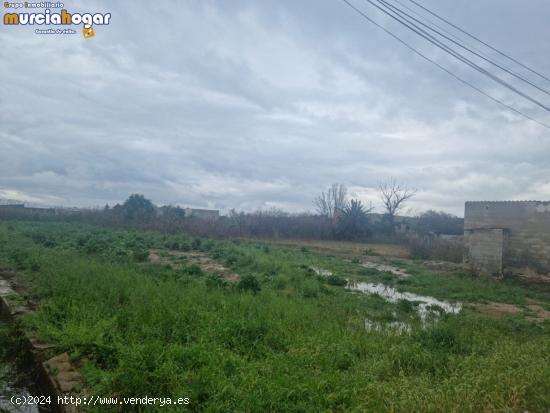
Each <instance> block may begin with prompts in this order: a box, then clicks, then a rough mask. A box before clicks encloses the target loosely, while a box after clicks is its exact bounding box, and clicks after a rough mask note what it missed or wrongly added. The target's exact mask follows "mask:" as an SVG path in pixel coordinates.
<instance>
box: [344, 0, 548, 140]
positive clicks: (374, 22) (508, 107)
mask: <svg viewBox="0 0 550 413" xmlns="http://www.w3.org/2000/svg"><path fill="white" fill-rule="evenodd" d="M342 1H343V2H344V3H346V4H347V5H348V6H349V7H351V8H352V9H353V10H355V12H356V13H358V14H359V15H360V16H362V17H363V18H364V19H366V20H368V21H369V22H370V23H372V24H374V25H375V26H376V27H378V28H379V29H381V30H383V31H384V32H386V33H387V34H388V35H390V36H391V37H393V38H394V39H395V40H397V41H398V42H399V43H401V44H402V45H403V46H405V47H406V48H407V49H409V50H411V51H412V52H414V53H415V54H417V55H418V56H420V57H422V58H423V59H424V60H427V61H428V62H430V63H431V64H433V65H435V66H437V67H438V68H439V69H441V70H443V71H444V72H445V73H447V74H448V75H450V76H452V77H454V78H455V79H456V80H458V81H459V82H461V83H463V84H465V85H467V86H468V87H470V88H472V89H474V90H475V91H477V92H478V93H480V94H482V95H483V96H485V97H487V98H489V99H491V100H492V101H493V102H496V103H498V104H499V105H501V106H504V107H505V108H507V109H508V110H510V111H512V112H514V113H516V114H518V115H520V116H522V117H524V118H526V119H529V120H530V121H532V122H535V123H537V124H539V125H541V126H543V127H545V128H546V129H550V125H547V124H546V123H544V122H541V121H539V120H537V119H535V118H533V117H531V116H529V115H527V114H525V113H523V112H521V111H519V110H518V109H516V108H514V107H512V106H510V105H508V104H506V103H504V102H503V101H501V100H500V99H498V98H495V97H493V96H491V95H489V94H488V93H486V92H484V91H483V90H481V89H480V88H478V87H477V86H475V85H473V84H472V83H470V82H468V81H467V80H465V79H463V78H461V77H460V76H458V75H456V74H454V73H453V72H451V71H450V70H449V69H447V68H446V67H444V66H442V65H440V64H439V63H437V62H436V61H435V60H433V59H430V58H429V57H428V56H426V55H425V54H423V53H422V52H420V51H419V50H417V49H415V48H414V47H413V46H412V45H410V44H409V43H407V42H406V41H405V40H403V39H401V38H400V37H399V36H397V35H395V34H394V33H392V32H391V31H390V30H388V29H386V28H385V27H384V26H382V25H381V24H379V23H377V22H376V21H375V20H373V19H371V18H370V17H369V16H367V15H366V14H365V13H364V12H363V11H362V10H360V9H358V8H357V7H355V6H354V5H353V4H352V3H350V2H349V1H348V0H342Z"/></svg>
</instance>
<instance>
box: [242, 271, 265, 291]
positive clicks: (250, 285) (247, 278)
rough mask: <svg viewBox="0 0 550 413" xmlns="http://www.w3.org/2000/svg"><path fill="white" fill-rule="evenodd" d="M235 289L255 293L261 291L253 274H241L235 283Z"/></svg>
mask: <svg viewBox="0 0 550 413" xmlns="http://www.w3.org/2000/svg"><path fill="white" fill-rule="evenodd" d="M237 289H238V290H239V291H250V292H253V293H254V294H256V293H258V292H259V291H261V289H262V287H261V285H260V282H259V281H258V279H257V278H256V277H254V276H253V275H243V276H242V277H241V279H240V280H239V282H238V283H237Z"/></svg>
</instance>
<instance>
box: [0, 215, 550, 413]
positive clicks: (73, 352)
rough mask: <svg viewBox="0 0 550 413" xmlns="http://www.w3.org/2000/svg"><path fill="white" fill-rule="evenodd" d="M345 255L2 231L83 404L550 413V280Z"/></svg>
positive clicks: (256, 245)
mask: <svg viewBox="0 0 550 413" xmlns="http://www.w3.org/2000/svg"><path fill="white" fill-rule="evenodd" d="M334 244H336V243H334ZM335 248H336V249H337V248H338V247H337V246H331V248H328V250H322V249H319V248H318V245H307V244H301V245H298V246H296V245H286V244H275V243H264V242H259V241H246V240H242V239H239V240H212V239H204V238H202V239H201V238H195V237H188V236H186V235H168V234H161V233H158V232H152V231H134V230H122V229H106V228H101V227H94V226H87V225H80V224H62V223H33V222H16V221H10V222H1V223H0V267H1V268H2V270H1V271H0V277H2V274H7V273H9V274H11V275H10V277H9V282H10V283H11V284H12V285H13V287H14V289H15V290H16V291H17V292H18V293H19V294H21V295H22V296H23V297H24V299H25V300H26V301H28V302H29V303H31V307H32V308H33V311H32V312H30V313H28V314H26V315H25V316H24V317H22V318H21V321H20V324H21V325H20V326H18V328H20V329H22V330H25V331H28V332H31V333H32V334H33V335H35V336H37V337H39V338H40V339H41V340H43V341H44V342H47V343H50V344H51V345H53V346H54V353H55V354H61V353H64V352H67V353H68V354H69V357H70V359H71V360H72V362H73V363H74V364H75V365H76V366H77V367H78V370H79V372H80V373H81V374H82V375H83V377H84V379H85V384H84V388H83V389H75V391H85V392H87V393H89V394H94V395H104V396H110V395H117V396H128V397H141V396H151V397H173V398H178V397H188V398H189V399H190V403H189V405H187V406H185V407H181V406H178V407H172V406H165V407H157V408H154V407H148V408H147V409H148V410H145V411H155V409H158V411H163V412H168V411H190V412H308V413H309V412H386V411H387V412H411V411H429V412H526V411H528V412H544V411H549V410H550V396H549V395H550V352H549V351H548V350H549V348H550V321H549V320H548V318H549V317H548V315H549V314H550V288H549V287H548V285H544V284H522V283H520V282H518V281H514V280H507V279H504V280H491V279H486V278H478V277H474V276H472V275H471V274H469V273H467V272H464V271H460V270H452V271H451V270H447V269H445V268H443V267H442V269H440V270H438V269H437V268H436V267H434V266H430V265H429V264H427V263H424V262H421V261H413V260H410V259H408V258H406V255H405V254H397V256H388V255H385V254H382V253H376V252H375V253H374V254H373V253H372V251H374V250H371V253H370V255H373V256H376V260H375V261H376V262H375V263H374V264H373V263H372V262H371V263H370V264H369V262H370V261H369V258H370V257H369V253H367V254H365V253H364V251H365V250H367V249H368V248H362V247H361V246H360V245H359V244H357V245H354V246H353V248H348V250H347V252H346V254H337V253H333V252H334V251H332V250H334V249H335ZM373 262H374V261H373ZM375 264H376V265H375ZM14 274H15V275H14ZM374 289H378V291H377V292H372V291H373V290H374ZM362 291H363V292H362ZM369 291H371V292H370V293H369ZM88 410H90V411H127V410H124V409H122V408H121V407H119V406H117V407H112V409H111V410H109V409H108V408H106V407H105V406H103V407H96V408H88Z"/></svg>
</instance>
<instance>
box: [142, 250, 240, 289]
mask: <svg viewBox="0 0 550 413" xmlns="http://www.w3.org/2000/svg"><path fill="white" fill-rule="evenodd" d="M149 262H151V263H154V264H161V265H170V266H171V267H172V268H174V269H178V268H182V267H183V266H184V265H188V264H196V265H198V266H199V267H200V268H201V270H202V271H204V272H206V273H213V274H217V275H218V276H220V277H223V278H225V279H226V280H228V281H237V280H239V278H240V276H239V274H236V273H235V272H233V271H231V269H229V268H227V267H226V266H224V265H223V264H221V263H220V262H218V261H216V260H214V259H213V258H211V257H210V256H209V255H208V254H206V253H204V252H200V251H175V250H157V249H152V250H149Z"/></svg>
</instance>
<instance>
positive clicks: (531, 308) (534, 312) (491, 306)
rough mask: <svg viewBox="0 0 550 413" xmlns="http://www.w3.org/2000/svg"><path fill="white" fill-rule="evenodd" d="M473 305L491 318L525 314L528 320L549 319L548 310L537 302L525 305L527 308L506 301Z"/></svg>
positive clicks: (549, 312)
mask: <svg viewBox="0 0 550 413" xmlns="http://www.w3.org/2000/svg"><path fill="white" fill-rule="evenodd" d="M474 307H475V308H476V309H477V310H478V311H480V312H482V313H484V314H486V315H488V316H490V317H493V318H503V317H507V316H514V315H525V316H526V317H525V318H526V319H527V320H530V321H536V322H540V321H544V320H550V311H547V310H545V309H544V308H543V307H542V306H540V305H538V304H529V305H527V310H524V309H522V308H521V307H518V306H517V305H514V304H506V303H487V304H476V305H474Z"/></svg>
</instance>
